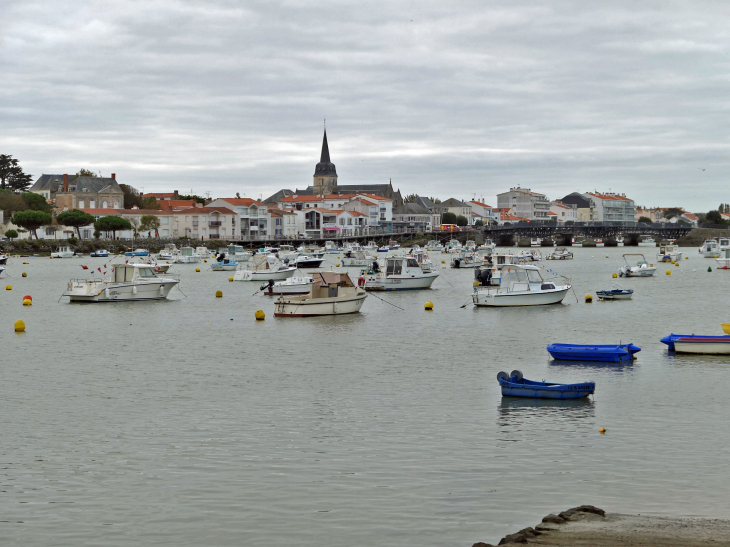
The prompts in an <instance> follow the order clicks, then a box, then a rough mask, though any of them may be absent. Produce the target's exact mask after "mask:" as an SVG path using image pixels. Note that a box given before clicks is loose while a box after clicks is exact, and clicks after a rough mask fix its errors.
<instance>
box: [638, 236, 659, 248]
mask: <svg viewBox="0 0 730 547" xmlns="http://www.w3.org/2000/svg"><path fill="white" fill-rule="evenodd" d="M639 245H640V246H642V247H655V246H656V241H655V240H654V238H653V237H645V238H644V239H642V240H641V241H639Z"/></svg>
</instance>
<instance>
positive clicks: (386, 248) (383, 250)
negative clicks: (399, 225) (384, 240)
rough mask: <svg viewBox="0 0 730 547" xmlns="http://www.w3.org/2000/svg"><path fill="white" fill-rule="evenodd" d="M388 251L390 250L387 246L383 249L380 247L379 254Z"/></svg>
mask: <svg viewBox="0 0 730 547" xmlns="http://www.w3.org/2000/svg"><path fill="white" fill-rule="evenodd" d="M388 251H390V249H389V248H388V246H387V245H383V246H382V247H378V252H379V253H387V252H388Z"/></svg>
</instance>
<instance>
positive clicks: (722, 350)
mask: <svg viewBox="0 0 730 547" xmlns="http://www.w3.org/2000/svg"><path fill="white" fill-rule="evenodd" d="M661 342H662V343H663V344H666V345H667V346H668V349H669V351H674V352H677V353H702V354H708V355H727V354H730V336H727V335H725V336H722V335H720V336H714V335H703V334H670V335H669V336H665V337H664V338H662V339H661Z"/></svg>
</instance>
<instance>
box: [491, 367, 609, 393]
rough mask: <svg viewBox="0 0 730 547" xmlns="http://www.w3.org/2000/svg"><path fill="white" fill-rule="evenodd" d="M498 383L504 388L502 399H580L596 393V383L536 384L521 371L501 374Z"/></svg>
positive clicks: (498, 375) (498, 376)
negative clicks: (524, 376)
mask: <svg viewBox="0 0 730 547" xmlns="http://www.w3.org/2000/svg"><path fill="white" fill-rule="evenodd" d="M497 381H499V386H500V387H501V388H502V397H526V398H529V399H580V398H582V397H588V395H593V393H594V392H595V391H596V384H595V382H582V383H580V384H554V383H550V382H535V381H533V380H527V379H526V378H523V377H522V373H521V372H520V371H519V370H513V371H512V373H511V374H509V375H508V374H507V373H506V372H500V373H499V374H497Z"/></svg>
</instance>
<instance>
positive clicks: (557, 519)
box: [542, 513, 565, 524]
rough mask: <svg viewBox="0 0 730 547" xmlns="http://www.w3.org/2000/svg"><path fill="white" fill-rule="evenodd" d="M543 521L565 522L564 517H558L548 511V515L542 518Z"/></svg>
mask: <svg viewBox="0 0 730 547" xmlns="http://www.w3.org/2000/svg"><path fill="white" fill-rule="evenodd" d="M542 521H543V522H552V523H553V524H563V523H564V522H565V519H564V518H562V517H559V516H558V515H553V514H552V513H550V514H549V515H548V516H546V517H544V518H543V519H542Z"/></svg>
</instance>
